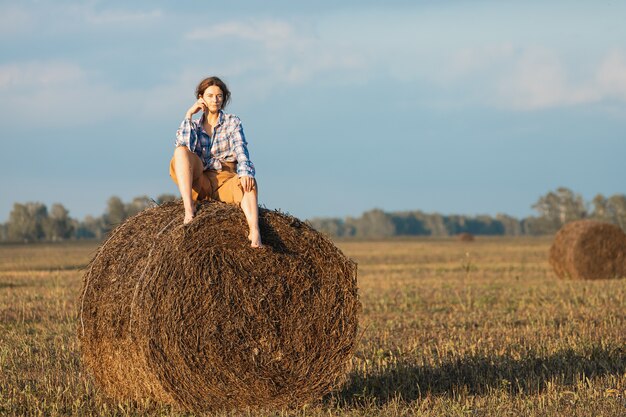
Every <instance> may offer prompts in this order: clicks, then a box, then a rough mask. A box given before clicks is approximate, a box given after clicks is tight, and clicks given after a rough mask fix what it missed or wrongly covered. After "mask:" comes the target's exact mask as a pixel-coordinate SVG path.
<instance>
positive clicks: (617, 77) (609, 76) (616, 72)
mask: <svg viewBox="0 0 626 417" xmlns="http://www.w3.org/2000/svg"><path fill="white" fill-rule="evenodd" d="M595 81H596V84H597V86H598V89H599V90H600V91H601V92H602V93H603V95H605V96H606V97H614V98H618V99H621V100H626V53H625V52H624V51H623V50H621V49H614V50H612V51H611V52H610V53H609V54H608V55H607V57H606V58H605V59H604V61H603V62H602V63H601V64H600V67H599V69H598V72H597V74H596V80H595Z"/></svg>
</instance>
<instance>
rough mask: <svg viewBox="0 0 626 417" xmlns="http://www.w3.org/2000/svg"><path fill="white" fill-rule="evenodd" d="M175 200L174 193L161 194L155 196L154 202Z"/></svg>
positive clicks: (161, 202)
mask: <svg viewBox="0 0 626 417" xmlns="http://www.w3.org/2000/svg"><path fill="white" fill-rule="evenodd" d="M176 200H178V197H177V196H175V195H174V194H161V195H159V196H158V197H157V199H156V202H157V204H163V203H166V202H168V201H176Z"/></svg>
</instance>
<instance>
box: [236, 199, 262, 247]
mask: <svg viewBox="0 0 626 417" xmlns="http://www.w3.org/2000/svg"><path fill="white" fill-rule="evenodd" d="M241 209H242V210H243V213H244V214H245V216H246V220H247V221H248V227H249V228H250V233H248V239H250V246H252V247H253V248H260V247H262V246H263V243H261V231H260V230H259V202H258V196H257V191H256V187H254V188H253V189H252V191H250V192H249V193H243V198H242V199H241Z"/></svg>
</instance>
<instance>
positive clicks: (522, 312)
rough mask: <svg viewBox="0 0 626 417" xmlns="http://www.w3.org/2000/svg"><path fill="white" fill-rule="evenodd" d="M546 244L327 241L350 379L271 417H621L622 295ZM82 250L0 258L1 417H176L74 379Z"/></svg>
mask: <svg viewBox="0 0 626 417" xmlns="http://www.w3.org/2000/svg"><path fill="white" fill-rule="evenodd" d="M550 243H551V240H550V239H536V238H535V239H533V238H518V239H512V238H493V239H485V238H479V239H477V240H476V241H475V242H472V243H470V244H467V243H463V242H458V241H456V240H455V239H441V240H437V239H417V240H416V239H412V240H408V239H407V240H390V241H380V242H348V241H344V242H339V243H338V245H339V246H340V247H341V249H342V250H343V251H344V253H346V254H347V255H348V256H350V257H352V258H353V259H354V260H356V261H357V262H358V263H359V285H360V294H361V300H362V302H363V314H362V316H361V324H362V326H363V329H362V331H363V334H362V338H361V339H360V343H359V345H358V348H357V353H356V356H355V357H354V358H353V360H352V371H351V373H350V374H349V376H348V381H347V383H346V384H345V385H344V386H342V387H340V388H339V389H338V390H337V391H335V392H334V393H333V394H331V395H328V396H327V397H325V398H324V399H323V400H322V401H321V402H320V403H318V404H315V405H312V406H310V407H308V408H306V409H304V410H300V411H293V412H290V413H289V412H286V411H284V412H277V413H275V414H276V415H283V414H296V415H303V416H304V415H307V416H308V415H311V416H328V415H337V416H370V415H385V416H405V415H406V416H408V415H424V416H469V415H471V416H559V415H562V416H568V417H574V416H624V415H626V400H625V395H626V331H625V329H626V282H625V281H624V280H598V281H564V280H559V279H557V278H556V277H555V276H554V275H553V273H552V271H551V268H550V267H549V265H548V262H547V254H548V249H549V246H550ZM94 250H95V246H93V245H92V246H89V245H53V246H52V245H51V246H44V245H38V246H30V247H29V246H16V247H12V246H0V326H1V328H0V415H20V416H21V415H51V416H54V415H120V416H125V415H131V416H139V415H151V416H161V415H168V416H169V415H179V414H177V413H176V412H174V411H172V410H171V409H169V408H167V407H159V406H157V405H154V404H151V403H148V402H145V403H140V404H138V403H123V404H107V403H105V402H104V400H103V398H102V396H101V395H100V393H99V392H97V390H96V389H95V388H94V386H93V385H92V383H91V382H90V381H89V379H88V378H86V377H85V375H84V374H83V371H82V369H81V366H80V362H79V359H78V358H79V353H78V346H77V342H76V335H75V329H76V317H75V311H76V300H77V297H78V292H79V289H80V283H81V273H82V272H81V271H80V270H77V269H75V268H76V267H77V266H79V265H85V264H86V263H87V261H88V260H89V257H90V255H91V254H92V253H93V251H94ZM267 414H270V413H266V415H267Z"/></svg>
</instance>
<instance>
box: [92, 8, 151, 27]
mask: <svg viewBox="0 0 626 417" xmlns="http://www.w3.org/2000/svg"><path fill="white" fill-rule="evenodd" d="M162 15H163V13H162V12H161V10H158V9H157V10H150V11H139V12H137V11H129V10H104V11H102V12H96V11H94V10H93V9H85V10H84V16H85V20H86V21H87V22H89V23H93V24H98V25H107V24H118V23H141V22H146V21H151V20H155V19H158V18H160V17H161V16H162Z"/></svg>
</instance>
